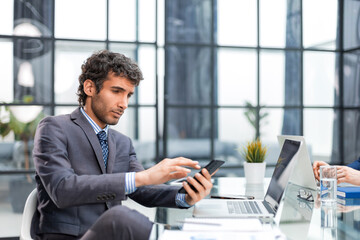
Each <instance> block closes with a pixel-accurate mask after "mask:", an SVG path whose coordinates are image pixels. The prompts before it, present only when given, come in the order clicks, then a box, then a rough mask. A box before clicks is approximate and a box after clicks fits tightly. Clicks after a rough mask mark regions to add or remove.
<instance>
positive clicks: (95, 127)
mask: <svg viewBox="0 0 360 240" xmlns="http://www.w3.org/2000/svg"><path fill="white" fill-rule="evenodd" d="M80 111H81V113H82V114H83V115H84V116H85V118H86V119H87V120H88V122H89V123H90V125H91V126H92V128H93V129H94V131H95V134H98V133H99V132H100V131H105V133H106V135H107V134H108V130H109V125H108V124H106V126H105V127H104V129H101V128H100V127H99V125H97V124H96V122H94V120H92V119H91V117H90V116H89V115H88V114H87V113H86V112H85V110H84V108H83V107H81V108H80Z"/></svg>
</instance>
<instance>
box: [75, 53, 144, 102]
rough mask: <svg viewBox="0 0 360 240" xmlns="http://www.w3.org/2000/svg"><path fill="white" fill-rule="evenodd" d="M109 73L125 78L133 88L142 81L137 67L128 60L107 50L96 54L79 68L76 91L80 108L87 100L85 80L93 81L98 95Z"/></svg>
mask: <svg viewBox="0 0 360 240" xmlns="http://www.w3.org/2000/svg"><path fill="white" fill-rule="evenodd" d="M109 72H112V73H114V74H115V76H121V77H125V78H127V79H128V80H130V81H131V82H132V83H133V84H134V86H138V85H139V83H140V80H143V75H142V72H141V70H140V68H139V66H138V65H137V64H136V62H134V61H133V60H131V59H130V58H128V57H126V56H124V55H123V54H120V53H114V52H111V51H108V50H102V51H99V52H96V53H94V54H93V55H91V56H90V57H89V58H88V59H87V60H86V62H84V63H83V65H82V66H81V75H80V76H79V87H78V90H77V95H78V97H79V98H78V102H79V105H80V106H84V105H85V101H86V98H87V95H86V94H85V92H84V82H85V80H87V79H90V80H91V81H93V82H94V83H95V86H96V92H97V93H99V92H100V90H101V88H102V86H103V83H104V81H105V80H106V79H107V76H108V74H109Z"/></svg>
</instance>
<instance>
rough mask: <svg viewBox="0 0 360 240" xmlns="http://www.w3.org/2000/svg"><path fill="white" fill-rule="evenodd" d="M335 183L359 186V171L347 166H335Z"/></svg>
mask: <svg viewBox="0 0 360 240" xmlns="http://www.w3.org/2000/svg"><path fill="white" fill-rule="evenodd" d="M336 170H337V171H336V174H337V182H338V184H339V183H343V182H347V183H351V184H354V185H360V171H359V170H355V169H353V168H351V167H347V166H336Z"/></svg>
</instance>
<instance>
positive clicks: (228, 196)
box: [210, 194, 255, 200]
mask: <svg viewBox="0 0 360 240" xmlns="http://www.w3.org/2000/svg"><path fill="white" fill-rule="evenodd" d="M210 198H217V199H240V200H252V199H255V197H254V196H250V195H237V194H225V195H211V196H210Z"/></svg>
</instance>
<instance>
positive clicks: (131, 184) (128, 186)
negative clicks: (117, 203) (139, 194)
mask: <svg viewBox="0 0 360 240" xmlns="http://www.w3.org/2000/svg"><path fill="white" fill-rule="evenodd" d="M135 191H136V187H135V172H128V173H125V194H126V195H129V194H131V193H133V192H135Z"/></svg>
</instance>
